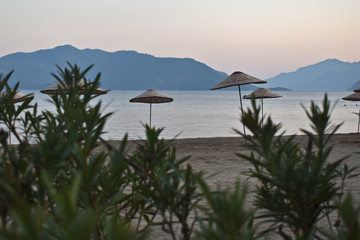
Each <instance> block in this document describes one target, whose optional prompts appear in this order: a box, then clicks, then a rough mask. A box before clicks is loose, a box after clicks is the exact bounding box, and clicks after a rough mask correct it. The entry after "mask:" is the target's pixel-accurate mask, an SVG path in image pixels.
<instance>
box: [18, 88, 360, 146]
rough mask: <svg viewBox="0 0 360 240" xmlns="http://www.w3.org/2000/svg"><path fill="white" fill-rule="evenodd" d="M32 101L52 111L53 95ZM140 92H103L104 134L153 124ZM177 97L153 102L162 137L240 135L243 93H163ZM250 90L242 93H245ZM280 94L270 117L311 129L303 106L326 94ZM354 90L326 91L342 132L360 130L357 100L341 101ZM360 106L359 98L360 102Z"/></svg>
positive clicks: (136, 132) (268, 110) (118, 135)
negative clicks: (133, 100)
mask: <svg viewBox="0 0 360 240" xmlns="http://www.w3.org/2000/svg"><path fill="white" fill-rule="evenodd" d="M22 92H24V93H29V92H34V94H35V99H34V101H36V102H38V106H39V108H40V110H42V109H52V108H53V107H52V105H51V104H50V103H49V102H48V101H47V99H49V96H47V95H44V94H41V93H40V92H36V91H22ZM142 92H143V90H140V91H110V92H109V93H108V94H107V95H102V96H99V97H98V98H97V99H96V101H98V100H101V101H102V102H103V106H104V112H113V115H112V116H111V117H110V119H109V121H108V123H107V125H106V127H105V131H106V132H107V133H106V134H105V138H107V139H113V140H120V139H122V138H123V136H124V135H125V133H128V135H129V138H130V139H139V138H144V136H145V135H144V128H143V126H142V124H143V123H148V122H149V104H145V103H130V102H129V99H131V98H133V97H135V96H137V95H139V94H141V93H142ZM160 92H161V93H163V94H165V95H167V96H169V97H172V98H174V101H173V102H171V103H164V104H153V105H152V106H153V107H152V124H153V126H156V127H164V128H165V129H164V131H163V134H162V136H163V137H164V138H173V137H175V136H176V135H177V134H179V133H180V135H179V136H178V137H177V138H196V137H226V136H237V134H236V133H235V132H234V131H233V128H236V129H239V130H240V129H242V127H241V124H240V122H239V119H240V103H239V95H238V92H237V91H236V88H234V91H160ZM249 93H250V92H246V91H244V92H243V95H246V94H249ZM278 93H279V94H280V95H282V96H283V97H282V98H275V99H264V114H267V115H271V117H272V118H273V120H274V121H275V122H277V123H280V122H281V123H282V126H283V130H286V134H294V133H297V134H299V133H301V132H300V131H299V129H300V128H305V129H310V128H309V121H308V120H307V118H306V115H305V113H304V109H303V108H302V106H301V104H303V106H304V107H305V108H308V107H309V105H310V101H311V100H313V101H315V102H316V103H318V104H320V103H321V101H322V99H323V97H324V93H320V92H278ZM349 94H350V92H330V93H328V96H329V99H330V101H331V103H335V102H336V101H338V102H337V104H336V105H335V107H334V109H333V114H332V120H333V123H340V122H343V126H342V127H341V128H340V130H339V132H342V133H348V132H355V131H357V115H355V114H354V113H356V112H358V111H359V110H358V109H359V107H358V106H357V103H356V102H348V101H343V100H341V98H342V97H344V96H347V95H349ZM359 104H360V102H359ZM243 105H244V108H248V107H249V106H250V100H246V99H244V100H243Z"/></svg>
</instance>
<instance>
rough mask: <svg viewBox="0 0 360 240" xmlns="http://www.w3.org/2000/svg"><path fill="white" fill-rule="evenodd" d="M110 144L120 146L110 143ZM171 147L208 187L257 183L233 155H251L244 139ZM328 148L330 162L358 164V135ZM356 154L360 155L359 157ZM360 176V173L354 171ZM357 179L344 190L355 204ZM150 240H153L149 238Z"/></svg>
mask: <svg viewBox="0 0 360 240" xmlns="http://www.w3.org/2000/svg"><path fill="white" fill-rule="evenodd" d="M294 140H295V141H296V142H297V143H299V145H300V146H302V147H303V148H305V147H306V146H307V141H308V139H307V137H306V136H305V135H299V136H296V137H295V139H294ZM135 143H136V141H130V142H129V146H130V147H131V146H134V144H135ZM113 144H119V143H118V142H113ZM172 144H173V146H175V147H176V153H177V157H179V158H180V157H185V156H190V158H189V160H188V163H189V164H191V166H192V167H193V168H194V170H196V171H200V170H201V171H203V172H204V174H205V176H206V177H208V178H207V183H208V184H209V185H210V186H211V187H212V188H214V189H215V188H217V187H220V188H226V187H230V188H231V187H233V186H234V185H235V184H234V183H235V182H236V181H237V180H238V179H240V180H241V182H242V183H246V184H247V185H248V186H250V189H253V187H255V186H256V180H255V179H253V178H249V177H248V176H246V175H245V174H244V172H245V171H246V170H248V169H249V168H250V167H251V165H250V164H249V163H247V162H246V161H244V160H243V159H241V158H240V157H238V156H236V155H235V153H239V152H241V153H250V150H248V149H247V148H246V146H245V142H244V139H243V138H241V137H218V138H191V139H175V140H173V143H172ZM330 144H331V145H333V150H332V153H331V155H330V158H329V161H334V160H337V159H340V158H342V157H345V156H349V157H348V158H347V159H346V160H345V163H346V164H347V165H348V166H350V167H353V166H356V165H359V164H360V161H359V160H360V155H359V153H360V134H336V135H334V136H333V137H332V139H331V141H330ZM358 152H359V153H358ZM356 172H357V173H360V169H357V170H356ZM359 183H360V176H357V177H355V178H351V179H348V180H347V181H346V182H345V190H346V191H351V192H352V194H353V197H354V199H355V202H356V203H359V201H360V186H359ZM247 200H248V204H250V205H251V204H252V194H249V195H248V198H247ZM153 234H155V237H154V239H167V236H165V235H164V234H163V233H161V232H157V231H155V232H153ZM151 239H152V238H151Z"/></svg>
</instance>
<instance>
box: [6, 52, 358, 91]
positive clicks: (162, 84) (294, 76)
mask: <svg viewBox="0 0 360 240" xmlns="http://www.w3.org/2000/svg"><path fill="white" fill-rule="evenodd" d="M67 61H68V62H70V63H72V64H77V65H78V66H79V67H80V68H81V69H85V68H86V67H88V66H90V65H92V64H93V65H94V67H93V68H92V69H91V70H90V71H89V73H88V75H87V77H88V78H89V79H90V80H91V79H94V77H95V75H96V74H97V73H99V72H101V83H102V85H101V87H102V88H104V89H107V90H111V89H114V90H115V89H118V90H146V89H150V88H153V89H157V90H209V89H210V88H211V87H213V86H215V85H216V84H217V83H219V82H220V81H222V80H223V79H225V78H226V77H227V76H228V75H227V74H226V73H224V72H221V71H217V70H214V69H212V68H211V67H209V66H208V65H206V64H204V63H201V62H199V61H196V60H194V59H191V58H160V57H155V56H152V55H150V54H143V53H138V52H136V51H116V52H106V51H103V50H98V49H83V50H79V49H77V48H75V47H73V46H71V45H64V46H58V47H55V48H52V49H46V50H38V51H35V52H30V53H21V52H18V53H13V54H9V55H6V56H3V57H1V58H0V73H3V74H6V73H8V72H10V71H11V70H15V71H14V73H13V75H12V77H11V79H10V84H12V85H13V84H15V83H16V82H20V89H29V90H30V89H45V88H47V87H49V86H50V85H52V84H54V83H55V82H56V81H55V78H54V77H53V76H51V73H57V68H56V65H58V66H60V67H61V68H64V67H65V66H66V65H67V64H66V62H67ZM235 70H236V71H237V70H240V71H241V69H235ZM265 80H266V81H268V83H267V84H262V85H261V87H268V88H270V89H274V90H277V91H283V90H288V89H291V90H293V91H345V90H349V89H354V88H358V87H360V62H354V63H349V62H342V61H340V60H337V59H327V60H325V61H322V62H319V63H316V64H313V65H310V66H306V67H302V68H299V69H298V70H296V71H294V72H289V73H281V74H279V75H277V76H275V77H272V78H269V79H265ZM357 81H359V82H358V83H356V82H357ZM356 84H358V85H356ZM257 87H260V85H254V86H253V85H245V86H242V89H243V90H254V89H256V88H257Z"/></svg>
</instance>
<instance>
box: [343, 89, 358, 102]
mask: <svg viewBox="0 0 360 240" xmlns="http://www.w3.org/2000/svg"><path fill="white" fill-rule="evenodd" d="M341 99H343V100H346V101H355V102H356V101H360V91H356V90H355V92H354V93H352V94H350V95H348V96H346V97H343V98H341Z"/></svg>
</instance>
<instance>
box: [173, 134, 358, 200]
mask: <svg viewBox="0 0 360 240" xmlns="http://www.w3.org/2000/svg"><path fill="white" fill-rule="evenodd" d="M295 141H296V142H298V143H299V144H300V146H302V147H304V148H305V147H306V145H307V141H308V138H307V137H306V136H305V135H299V136H296V137H295ZM244 143H245V142H244V139H243V138H240V137H222V138H192V139H177V140H175V141H174V146H175V147H176V150H177V156H178V157H184V156H190V159H189V161H188V163H189V164H191V165H192V167H193V168H194V169H195V170H202V171H204V172H205V174H206V175H208V176H211V175H213V176H211V177H209V179H208V180H209V183H210V184H211V185H213V186H215V185H219V186H221V187H227V186H229V187H231V186H233V184H234V183H235V182H236V180H237V179H239V178H240V179H241V180H242V181H243V182H248V183H249V184H252V182H251V181H252V180H251V179H249V178H248V177H247V176H244V174H243V172H244V171H245V170H247V169H249V168H250V167H251V165H250V164H249V163H247V162H246V161H244V160H243V159H241V158H240V157H238V156H236V155H235V153H239V152H241V153H250V150H248V149H247V148H246V146H245V144H244ZM330 144H331V145H333V150H332V154H331V155H330V159H329V161H333V160H337V159H339V158H342V157H345V156H349V158H348V159H346V160H345V163H346V164H347V165H348V166H355V165H358V164H360V161H359V160H360V155H359V153H360V134H336V135H334V136H333V137H332V139H331V141H330ZM357 152H359V153H357ZM357 172H360V169H358V170H357ZM359 182H360V176H359V177H356V178H353V179H350V180H348V181H347V182H346V188H347V189H348V190H350V191H352V193H353V194H354V197H355V199H356V200H357V201H359V200H360V186H359V184H358V183H359Z"/></svg>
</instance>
